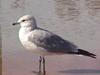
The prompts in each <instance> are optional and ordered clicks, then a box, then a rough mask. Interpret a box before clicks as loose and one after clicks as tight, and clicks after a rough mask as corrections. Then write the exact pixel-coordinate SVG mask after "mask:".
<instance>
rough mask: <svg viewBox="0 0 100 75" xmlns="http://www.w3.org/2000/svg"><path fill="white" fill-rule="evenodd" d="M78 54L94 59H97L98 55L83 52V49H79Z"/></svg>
mask: <svg viewBox="0 0 100 75" xmlns="http://www.w3.org/2000/svg"><path fill="white" fill-rule="evenodd" d="M78 54H81V55H84V56H89V57H92V58H94V59H96V55H95V54H93V53H90V52H88V51H85V50H82V49H78Z"/></svg>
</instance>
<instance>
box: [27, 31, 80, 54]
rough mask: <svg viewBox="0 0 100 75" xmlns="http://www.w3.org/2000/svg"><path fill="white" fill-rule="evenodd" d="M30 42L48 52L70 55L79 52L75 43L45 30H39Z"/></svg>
mask: <svg viewBox="0 0 100 75" xmlns="http://www.w3.org/2000/svg"><path fill="white" fill-rule="evenodd" d="M29 40H30V41H32V42H34V43H35V44H36V45H37V46H39V47H42V48H45V49H46V50H47V51H48V52H56V53H68V52H77V51H78V50H77V46H76V45H74V44H73V43H71V42H69V41H67V40H64V39H62V38H61V37H60V36H58V35H55V34H53V33H51V32H48V31H44V30H37V34H36V35H35V36H34V37H32V38H31V37H30V39H29Z"/></svg>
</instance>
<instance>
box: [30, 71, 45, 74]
mask: <svg viewBox="0 0 100 75" xmlns="http://www.w3.org/2000/svg"><path fill="white" fill-rule="evenodd" d="M32 73H34V74H36V75H46V74H44V73H40V72H37V71H32Z"/></svg>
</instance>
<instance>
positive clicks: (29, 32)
mask: <svg viewBox="0 0 100 75" xmlns="http://www.w3.org/2000/svg"><path fill="white" fill-rule="evenodd" d="M12 25H20V26H21V27H20V30H19V39H20V41H21V43H22V45H23V46H24V47H25V48H26V49H27V50H29V51H31V52H32V53H33V54H36V55H39V56H40V59H39V73H41V63H42V64H43V73H44V74H45V72H46V71H45V58H44V56H46V55H56V54H57V55H61V54H74V55H83V56H88V57H92V58H96V55H95V54H93V53H90V52H88V51H86V50H83V49H80V48H78V46H76V45H75V44H73V43H72V42H70V41H68V40H65V39H63V38H62V37H60V36H59V35H56V34H54V33H52V32H50V31H48V30H45V29H42V28H40V27H38V26H37V23H36V20H35V18H34V16H32V15H24V16H22V17H21V18H20V19H19V20H18V21H17V22H15V23H13V24H12Z"/></svg>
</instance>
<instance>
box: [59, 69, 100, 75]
mask: <svg viewBox="0 0 100 75" xmlns="http://www.w3.org/2000/svg"><path fill="white" fill-rule="evenodd" d="M59 72H60V73H74V74H75V73H76V74H87V73H100V70H96V69H70V70H63V71H59Z"/></svg>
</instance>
